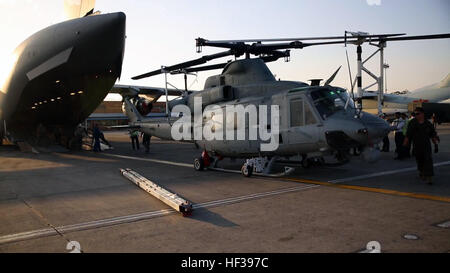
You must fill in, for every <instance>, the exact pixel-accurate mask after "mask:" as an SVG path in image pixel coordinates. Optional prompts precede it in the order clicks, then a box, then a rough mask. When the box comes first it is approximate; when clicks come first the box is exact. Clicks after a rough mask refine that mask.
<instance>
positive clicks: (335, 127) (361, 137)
mask: <svg viewBox="0 0 450 273" xmlns="http://www.w3.org/2000/svg"><path fill="white" fill-rule="evenodd" d="M324 127H325V128H326V131H325V138H326V141H327V143H328V145H329V146H331V147H332V148H334V149H337V150H345V149H350V148H355V147H360V146H365V145H367V142H368V134H367V133H368V130H367V128H366V127H365V126H364V124H363V123H362V122H361V120H360V119H358V118H355V117H354V116H351V115H346V114H343V113H342V114H335V115H333V116H331V117H329V118H328V119H327V120H326V121H325V124H324Z"/></svg>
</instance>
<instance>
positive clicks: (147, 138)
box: [142, 133, 151, 154]
mask: <svg viewBox="0 0 450 273" xmlns="http://www.w3.org/2000/svg"><path fill="white" fill-rule="evenodd" d="M150 138H151V136H150V135H149V134H146V133H142V145H144V147H145V153H146V154H148V153H149V152H150Z"/></svg>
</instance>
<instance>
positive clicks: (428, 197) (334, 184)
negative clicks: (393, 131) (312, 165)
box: [282, 161, 450, 203]
mask: <svg viewBox="0 0 450 273" xmlns="http://www.w3.org/2000/svg"><path fill="white" fill-rule="evenodd" d="M446 165H450V161H446V162H440V163H436V164H434V166H435V167H439V166H446ZM412 170H416V168H405V169H400V170H395V171H386V172H379V173H374V174H368V175H360V176H355V177H349V178H343V179H335V180H330V181H327V182H324V181H318V180H309V179H300V178H282V180H285V181H290V182H300V183H305V184H312V185H317V186H325V187H334V188H340V189H349V190H358V191H365V192H373V193H382V194H388V195H395V196H402V197H411V198H416V199H423V200H432V201H439V202H446V203H450V197H445V196H437V195H429V194H420V193H412V192H401V191H395V190H388V189H380V188H371V187H363V186H354V185H345V184H340V183H344V182H350V181H355V180H361V179H365V178H373V177H378V176H385V175H391V174H397V173H402V172H408V171H412Z"/></svg>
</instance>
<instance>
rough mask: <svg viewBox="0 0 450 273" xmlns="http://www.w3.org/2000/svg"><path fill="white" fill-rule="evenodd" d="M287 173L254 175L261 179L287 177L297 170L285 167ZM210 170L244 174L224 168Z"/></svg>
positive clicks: (254, 173)
mask: <svg viewBox="0 0 450 273" xmlns="http://www.w3.org/2000/svg"><path fill="white" fill-rule="evenodd" d="M284 169H285V171H284V172H281V173H274V174H266V173H257V172H253V173H252V175H253V176H261V177H273V178H276V177H283V176H286V175H289V174H291V173H292V172H293V171H294V170H295V168H291V167H284ZM208 170H211V171H217V172H225V173H236V174H242V172H241V171H238V170H230V169H223V168H214V167H209V168H208Z"/></svg>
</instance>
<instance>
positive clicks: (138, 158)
mask: <svg viewBox="0 0 450 273" xmlns="http://www.w3.org/2000/svg"><path fill="white" fill-rule="evenodd" d="M104 155H107V156H112V157H118V158H123V159H131V160H139V161H147V162H153V163H160V164H166V165H172V166H179V167H188V168H194V164H186V163H179V162H173V161H167V160H159V159H151V158H141V157H134V156H126V155H116V154H104Z"/></svg>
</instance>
